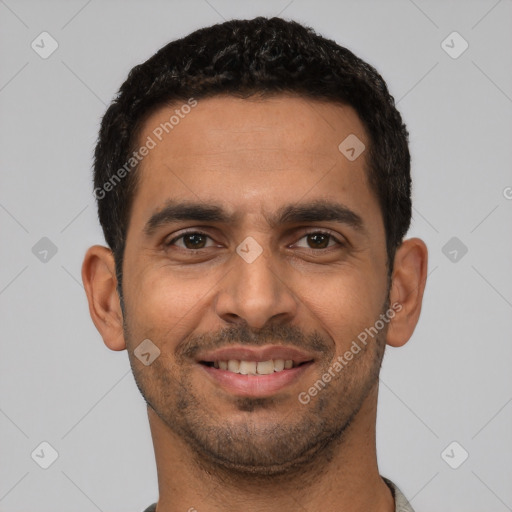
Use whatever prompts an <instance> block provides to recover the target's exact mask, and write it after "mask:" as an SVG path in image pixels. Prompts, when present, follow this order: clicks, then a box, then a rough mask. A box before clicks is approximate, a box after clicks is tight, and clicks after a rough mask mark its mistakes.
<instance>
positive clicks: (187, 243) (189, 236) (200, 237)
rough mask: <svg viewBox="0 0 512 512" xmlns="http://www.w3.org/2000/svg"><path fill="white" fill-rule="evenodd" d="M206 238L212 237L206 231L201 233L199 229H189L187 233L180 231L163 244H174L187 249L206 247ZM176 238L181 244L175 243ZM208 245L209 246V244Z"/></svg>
mask: <svg viewBox="0 0 512 512" xmlns="http://www.w3.org/2000/svg"><path fill="white" fill-rule="evenodd" d="M207 239H210V240H212V238H211V237H210V236H208V235H207V234H206V233H201V232H200V231H189V232H188V233H182V234H181V235H179V236H177V237H175V238H173V239H172V240H169V241H168V242H165V246H166V247H168V246H171V245H176V246H177V247H180V248H181V249H189V250H194V249H206V248H207V246H206V241H207ZM178 240H179V241H181V242H182V244H176V242H177V241H178ZM212 241H213V240H212ZM209 247H211V245H210V246H209Z"/></svg>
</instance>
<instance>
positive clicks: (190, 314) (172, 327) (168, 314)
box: [126, 266, 214, 342]
mask: <svg viewBox="0 0 512 512" xmlns="http://www.w3.org/2000/svg"><path fill="white" fill-rule="evenodd" d="M210 281H211V282H210ZM213 283H214V281H212V280H211V279H209V278H207V277H205V275H204V274H200V275H199V274H196V275H195V277H193V278H192V277H188V278H186V277H183V276H180V275H179V272H176V270H175V269H174V270H173V269H171V268H169V267H165V266H163V267H154V268H152V269H149V270H146V271H144V272H140V273H139V274H138V275H137V276H136V277H135V279H133V280H132V283H131V284H132V286H130V287H127V297H126V300H127V316H128V319H129V322H130V327H131V328H132V329H134V331H135V330H136V331H138V334H139V335H140V334H143V335H144V336H147V337H149V338H151V336H154V337H155V339H159V340H160V341H161V342H166V341H168V340H174V339H176V340H179V339H181V337H182V336H185V335H186V334H188V333H189V332H190V330H191V328H190V326H197V325H198V324H199V321H198V319H197V316H198V315H200V314H201V305H202V303H204V301H205V300H206V299H207V297H208V291H209V290H211V288H212V286H213ZM128 305H129V306H130V307H129V308H128ZM192 328H194V327H192Z"/></svg>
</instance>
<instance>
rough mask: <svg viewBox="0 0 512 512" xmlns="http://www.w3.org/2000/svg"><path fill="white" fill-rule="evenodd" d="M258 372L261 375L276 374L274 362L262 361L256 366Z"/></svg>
mask: <svg viewBox="0 0 512 512" xmlns="http://www.w3.org/2000/svg"><path fill="white" fill-rule="evenodd" d="M256 371H257V372H258V374H259V375H270V374H271V373H274V362H273V361H272V360H270V361H261V362H259V363H258V365H257V366H256Z"/></svg>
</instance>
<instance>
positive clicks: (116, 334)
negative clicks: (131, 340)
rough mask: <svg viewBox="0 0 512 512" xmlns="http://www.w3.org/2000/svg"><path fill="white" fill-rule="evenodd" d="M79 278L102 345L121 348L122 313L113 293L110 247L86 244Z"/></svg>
mask: <svg viewBox="0 0 512 512" xmlns="http://www.w3.org/2000/svg"><path fill="white" fill-rule="evenodd" d="M82 281H83V283H84V287H85V292H86V294H87V300H88V302H89V313H90V315H91V318H92V321H93V322H94V325H95V326H96V329H98V331H99V333H100V334H101V336H102V338H103V341H104V342H105V345H107V347H108V348H110V349H111V350H124V349H125V348H126V344H125V340H124V333H123V314H122V311H121V304H120V302H119V295H118V293H117V279H116V273H115V262H114V256H113V254H112V251H111V250H110V249H108V248H107V247H103V246H100V245H94V246H93V247H91V248H89V250H88V251H87V253H86V254H85V257H84V262H83V264H82Z"/></svg>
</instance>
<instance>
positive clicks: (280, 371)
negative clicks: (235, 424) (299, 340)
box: [196, 346, 314, 397]
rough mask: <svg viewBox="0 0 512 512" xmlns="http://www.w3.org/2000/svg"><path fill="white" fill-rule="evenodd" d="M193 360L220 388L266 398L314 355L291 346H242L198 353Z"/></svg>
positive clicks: (295, 377)
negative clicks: (196, 357)
mask: <svg viewBox="0 0 512 512" xmlns="http://www.w3.org/2000/svg"><path fill="white" fill-rule="evenodd" d="M196 362H197V363H199V365H200V367H201V368H203V369H204V371H205V372H206V374H207V375H208V377H209V378H210V379H211V380H212V381H213V383H214V384H215V385H216V386H218V387H220V388H222V389H223V390H224V391H227V392H228V393H230V394H234V395H237V396H246V397H247V396H252V397H266V396H271V395H274V394H276V393H277V392H280V391H282V390H284V389H285V388H286V387H289V386H290V385H291V384H292V383H294V382H296V381H297V380H298V379H299V378H300V376H301V375H303V373H304V372H305V371H306V370H307V369H308V368H309V367H311V366H312V365H313V364H314V358H313V357H312V355H310V354H307V353H305V352H302V351H299V350H297V349H295V348H291V347H277V346H272V347H268V346H267V347H248V346H244V347H235V348H225V349H220V350H216V351H213V352H209V353H205V354H201V355H200V356H199V358H198V359H197V360H196Z"/></svg>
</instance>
